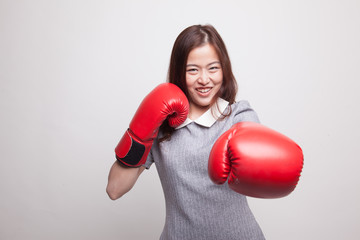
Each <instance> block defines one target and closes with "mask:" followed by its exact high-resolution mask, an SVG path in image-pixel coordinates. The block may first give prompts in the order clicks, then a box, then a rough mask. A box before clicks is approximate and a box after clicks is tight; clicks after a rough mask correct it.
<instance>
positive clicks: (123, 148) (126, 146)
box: [115, 131, 132, 158]
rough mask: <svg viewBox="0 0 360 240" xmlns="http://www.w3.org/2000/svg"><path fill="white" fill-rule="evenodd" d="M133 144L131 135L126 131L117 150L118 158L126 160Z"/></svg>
mask: <svg viewBox="0 0 360 240" xmlns="http://www.w3.org/2000/svg"><path fill="white" fill-rule="evenodd" d="M131 144H132V139H131V137H130V133H129V132H128V131H126V132H125V134H124V135H123V137H122V138H121V139H120V142H119V143H118V145H117V146H116V148H115V153H116V156H118V157H119V158H124V157H125V156H126V155H127V154H128V152H129V150H130V148H131Z"/></svg>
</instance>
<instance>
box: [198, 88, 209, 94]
mask: <svg viewBox="0 0 360 240" xmlns="http://www.w3.org/2000/svg"><path fill="white" fill-rule="evenodd" d="M211 89H212V88H196V91H198V92H201V93H207V92H209V91H210V90H211Z"/></svg>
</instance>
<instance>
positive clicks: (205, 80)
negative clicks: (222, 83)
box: [198, 71, 210, 85]
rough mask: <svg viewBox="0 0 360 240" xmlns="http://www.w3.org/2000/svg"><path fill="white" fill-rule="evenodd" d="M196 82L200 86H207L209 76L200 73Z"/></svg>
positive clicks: (202, 72) (204, 72)
mask: <svg viewBox="0 0 360 240" xmlns="http://www.w3.org/2000/svg"><path fill="white" fill-rule="evenodd" d="M198 82H199V83H200V84H202V85H206V84H208V83H209V82H210V77H209V74H208V73H207V72H206V71H201V74H200V76H199V78H198Z"/></svg>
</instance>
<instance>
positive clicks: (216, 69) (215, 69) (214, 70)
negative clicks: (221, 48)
mask: <svg viewBox="0 0 360 240" xmlns="http://www.w3.org/2000/svg"><path fill="white" fill-rule="evenodd" d="M219 69H220V66H211V67H210V68H209V71H210V72H216V71H218V70H219Z"/></svg>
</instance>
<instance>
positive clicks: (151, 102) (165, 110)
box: [115, 83, 189, 167]
mask: <svg viewBox="0 0 360 240" xmlns="http://www.w3.org/2000/svg"><path fill="white" fill-rule="evenodd" d="M188 112H189V102H188V100H187V98H186V96H185V94H184V93H183V91H182V90H181V89H180V88H179V87H177V86H176V85H175V84H172V83H163V84H160V85H159V86H157V87H156V88H155V89H154V90H152V91H151V92H150V93H149V94H148V95H147V96H146V97H145V98H144V100H143V101H142V102H141V104H140V106H139V108H138V110H137V111H136V113H135V115H134V117H133V119H132V120H131V123H130V126H129V129H128V130H127V131H126V132H125V134H124V136H123V137H122V138H121V140H120V142H119V143H118V145H117V146H116V148H115V154H116V158H117V160H119V161H120V162H121V163H122V164H124V165H126V166H129V167H140V166H141V165H142V164H144V163H145V162H146V158H147V156H148V154H149V152H150V149H151V146H152V144H153V140H154V138H156V136H157V134H158V131H159V127H160V126H161V124H162V123H163V121H164V120H165V119H167V118H168V123H169V125H170V127H177V126H179V125H180V124H182V123H183V122H184V121H185V120H186V118H187V115H188Z"/></svg>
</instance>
